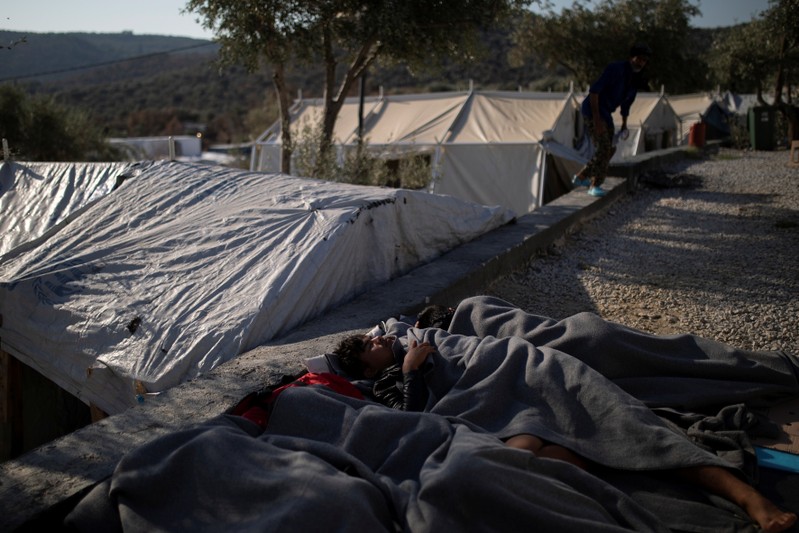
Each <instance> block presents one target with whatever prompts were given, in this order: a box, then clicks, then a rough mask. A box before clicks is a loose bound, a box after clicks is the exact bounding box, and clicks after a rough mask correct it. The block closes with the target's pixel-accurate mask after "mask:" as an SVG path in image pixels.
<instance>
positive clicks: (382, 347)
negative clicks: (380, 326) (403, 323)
mask: <svg viewBox="0 0 799 533" xmlns="http://www.w3.org/2000/svg"><path fill="white" fill-rule="evenodd" d="M395 340H396V337H383V336H380V337H369V336H368V335H367V336H365V337H364V341H365V344H366V348H365V349H364V351H363V352H361V354H360V357H359V358H360V360H361V362H362V363H363V375H364V376H366V377H367V378H370V379H371V378H373V377H375V376H376V375H377V374H379V373H380V372H382V371H383V370H385V369H386V368H388V367H390V366H391V365H393V364H394V363H395V360H394V351H393V350H392V349H391V346H392V345H393V344H394V341H395Z"/></svg>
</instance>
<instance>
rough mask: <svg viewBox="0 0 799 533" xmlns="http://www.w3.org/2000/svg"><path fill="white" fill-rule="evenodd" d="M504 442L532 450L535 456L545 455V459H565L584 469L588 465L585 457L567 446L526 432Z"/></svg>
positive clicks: (511, 445)
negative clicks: (546, 440) (552, 442)
mask: <svg viewBox="0 0 799 533" xmlns="http://www.w3.org/2000/svg"><path fill="white" fill-rule="evenodd" d="M505 444H506V445H507V446H510V447H511V448H518V449H520V450H527V451H529V452H532V454H533V455H535V456H536V457H546V458H547V459H558V460H560V461H566V462H567V463H571V464H573V465H575V466H578V467H580V468H582V469H583V470H586V469H587V468H586V467H587V466H588V465H587V463H586V461H585V459H583V458H582V457H580V456H579V455H577V454H576V453H574V452H573V451H571V450H569V449H568V448H564V447H563V446H559V445H557V444H550V443H548V442H545V441H543V440H542V439H540V438H538V437H536V436H535V435H530V434H528V433H522V434H521V435H515V436H513V437H511V438H509V439H508V440H506V441H505Z"/></svg>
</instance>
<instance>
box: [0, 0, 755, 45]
mask: <svg viewBox="0 0 799 533" xmlns="http://www.w3.org/2000/svg"><path fill="white" fill-rule="evenodd" d="M552 1H553V3H554V4H555V6H556V8H562V7H563V6H571V4H572V0H552ZM697 1H698V3H699V8H700V10H701V11H702V17H701V18H697V19H694V20H692V21H691V24H692V25H693V26H696V27H700V28H713V27H718V26H731V25H733V24H737V23H741V22H748V21H750V20H751V19H752V17H753V15H756V14H758V13H760V12H761V11H763V10H764V9H766V8H767V7H768V0H697ZM0 2H2V4H3V7H2V8H1V9H0V29H2V30H11V31H20V32H32V33H53V32H54V33H61V32H89V33H120V32H123V31H132V32H133V33H134V34H137V35H144V34H151V35H174V36H180V37H195V38H200V39H211V38H213V34H211V33H210V32H209V31H207V30H205V29H203V27H202V24H200V23H199V22H197V15H195V14H182V13H181V10H182V9H183V8H184V7H185V5H186V0H0ZM586 3H588V4H590V2H586Z"/></svg>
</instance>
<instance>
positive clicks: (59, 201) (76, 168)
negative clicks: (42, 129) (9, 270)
mask: <svg viewBox="0 0 799 533" xmlns="http://www.w3.org/2000/svg"><path fill="white" fill-rule="evenodd" d="M129 166H130V165H129V164H128V163H101V164H98V163H26V164H24V165H21V164H19V163H15V162H13V161H8V162H0V213H2V216H0V256H2V255H3V254H5V253H7V252H9V251H10V250H11V249H12V248H14V247H16V246H19V245H20V244H22V243H25V242H27V241H31V240H33V239H35V238H37V237H40V236H42V235H44V233H45V232H46V231H47V230H49V229H50V228H52V227H53V226H55V225H56V224H58V223H60V222H62V221H64V220H66V219H67V218H68V217H69V216H70V215H72V214H73V213H75V212H77V211H78V210H80V209H81V208H83V207H85V206H86V205H89V204H90V203H92V202H93V201H95V200H97V199H99V198H102V197H103V196H105V195H106V194H108V193H110V192H111V191H112V190H113V188H114V185H115V184H116V183H117V179H119V178H120V176H122V175H124V172H125V169H126V168H128V167H129Z"/></svg>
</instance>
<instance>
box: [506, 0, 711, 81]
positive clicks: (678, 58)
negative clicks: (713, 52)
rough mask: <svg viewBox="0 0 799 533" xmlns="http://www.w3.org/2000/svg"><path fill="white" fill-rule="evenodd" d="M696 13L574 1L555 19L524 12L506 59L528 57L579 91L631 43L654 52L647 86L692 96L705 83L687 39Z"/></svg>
mask: <svg viewBox="0 0 799 533" xmlns="http://www.w3.org/2000/svg"><path fill="white" fill-rule="evenodd" d="M698 13H699V9H698V8H697V7H696V6H695V5H694V4H693V3H692V2H689V1H687V0H602V1H600V2H596V3H595V4H588V5H586V4H585V2H576V1H575V2H574V3H573V4H572V6H571V7H570V8H565V9H563V10H562V11H561V12H560V14H557V13H555V12H554V11H553V10H551V9H550V10H549V11H548V12H547V13H545V14H543V15H538V14H535V13H532V12H530V13H527V14H526V15H525V17H524V18H523V19H522V20H521V21H520V23H519V25H518V26H517V28H516V30H515V34H514V42H515V45H516V46H515V48H514V50H513V52H512V59H513V60H514V62H515V63H520V62H521V60H522V59H523V58H526V57H534V58H536V59H537V60H539V61H542V62H544V63H545V64H546V66H548V67H549V68H554V67H562V68H565V69H566V70H567V71H569V72H570V73H571V74H572V75H573V76H574V81H575V82H576V83H577V84H578V85H580V86H585V85H588V84H590V83H591V82H592V81H594V79H596V77H597V76H599V74H600V73H601V72H602V69H603V68H604V67H605V65H607V63H609V62H610V61H613V60H619V59H625V58H626V57H627V54H628V52H629V49H630V46H631V45H632V44H633V43H635V42H646V43H647V44H648V45H649V46H650V47H651V48H652V50H653V51H654V54H653V57H652V61H651V65H650V67H648V68H647V76H648V77H649V79H650V83H651V84H653V85H654V86H655V87H659V86H660V85H665V86H666V87H668V89H669V91H670V92H675V93H677V92H686V91H691V90H696V88H697V87H698V86H700V85H702V84H705V83H707V81H706V79H705V75H704V73H705V72H706V70H707V69H706V67H705V66H704V63H703V60H702V59H701V57H700V54H699V51H697V50H695V49H694V48H695V46H694V45H693V43H692V40H691V34H690V24H689V22H690V19H691V17H693V16H694V15H696V14H698Z"/></svg>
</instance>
